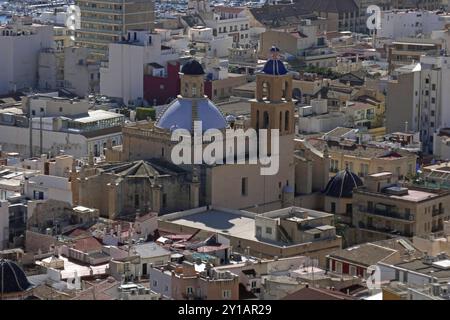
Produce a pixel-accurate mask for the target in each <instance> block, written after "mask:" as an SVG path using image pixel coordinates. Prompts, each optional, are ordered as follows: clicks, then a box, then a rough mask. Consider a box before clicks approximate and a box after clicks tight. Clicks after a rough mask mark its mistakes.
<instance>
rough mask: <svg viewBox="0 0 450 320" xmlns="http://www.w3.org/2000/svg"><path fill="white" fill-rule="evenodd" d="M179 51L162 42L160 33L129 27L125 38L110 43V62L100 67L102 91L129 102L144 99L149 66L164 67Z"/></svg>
mask: <svg viewBox="0 0 450 320" xmlns="http://www.w3.org/2000/svg"><path fill="white" fill-rule="evenodd" d="M178 57H179V55H178V53H176V52H175V50H173V49H172V48H168V47H164V46H162V45H161V35H159V34H158V33H150V32H148V31H138V30H130V31H129V32H128V38H127V40H126V41H123V42H120V43H111V44H110V45H109V62H108V64H107V65H103V66H102V67H101V68H100V93H101V94H102V95H106V96H109V97H114V98H120V99H122V100H123V102H124V103H125V104H126V105H130V104H133V103H135V102H136V101H138V100H142V99H143V98H144V74H145V69H146V65H148V64H150V63H158V64H160V65H162V66H165V65H166V64H167V62H168V61H172V60H177V59H178Z"/></svg>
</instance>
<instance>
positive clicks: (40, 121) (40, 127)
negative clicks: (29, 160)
mask: <svg viewBox="0 0 450 320" xmlns="http://www.w3.org/2000/svg"><path fill="white" fill-rule="evenodd" d="M39 135H40V144H39V150H40V154H39V155H41V154H42V116H41V117H39Z"/></svg>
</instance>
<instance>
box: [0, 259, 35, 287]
mask: <svg viewBox="0 0 450 320" xmlns="http://www.w3.org/2000/svg"><path fill="white" fill-rule="evenodd" d="M30 287H31V283H30V282H29V281H28V279H27V277H26V275H25V272H23V270H22V268H20V267H19V266H18V265H17V264H16V263H15V262H13V261H11V260H6V259H0V292H2V293H15V292H22V291H26V290H28V289H29V288H30Z"/></svg>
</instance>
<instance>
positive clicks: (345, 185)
mask: <svg viewBox="0 0 450 320" xmlns="http://www.w3.org/2000/svg"><path fill="white" fill-rule="evenodd" d="M362 185H363V183H362V181H361V179H360V178H359V177H358V176H357V175H356V174H354V173H353V172H351V171H350V170H348V169H345V170H342V171H340V172H338V173H337V174H336V175H335V176H334V177H333V178H331V179H330V181H328V184H327V187H326V188H325V191H324V193H325V195H326V196H328V197H335V198H351V197H352V194H353V189H354V188H356V187H359V186H362Z"/></svg>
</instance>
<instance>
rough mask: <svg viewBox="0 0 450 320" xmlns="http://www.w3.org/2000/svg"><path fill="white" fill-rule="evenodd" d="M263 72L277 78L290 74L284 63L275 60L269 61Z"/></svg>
mask: <svg viewBox="0 0 450 320" xmlns="http://www.w3.org/2000/svg"><path fill="white" fill-rule="evenodd" d="M262 71H263V72H264V73H265V74H271V75H275V76H281V75H284V74H286V73H287V72H288V71H287V70H286V67H285V66H284V64H283V62H282V61H280V60H274V59H270V60H267V62H266V64H265V65H264V68H263V70H262Z"/></svg>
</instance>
